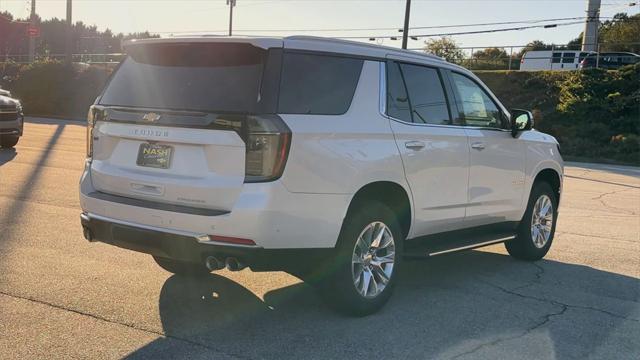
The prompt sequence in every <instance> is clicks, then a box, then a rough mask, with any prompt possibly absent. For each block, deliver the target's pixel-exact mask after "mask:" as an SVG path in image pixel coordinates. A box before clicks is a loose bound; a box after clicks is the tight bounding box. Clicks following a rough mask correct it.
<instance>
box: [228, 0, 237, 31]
mask: <svg viewBox="0 0 640 360" xmlns="http://www.w3.org/2000/svg"><path fill="white" fill-rule="evenodd" d="M227 5H229V36H231V35H232V32H233V31H232V30H233V8H234V7H235V6H236V0H227Z"/></svg>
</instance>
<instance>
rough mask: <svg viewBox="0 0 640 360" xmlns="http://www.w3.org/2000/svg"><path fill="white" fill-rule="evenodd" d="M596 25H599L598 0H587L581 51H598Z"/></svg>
mask: <svg viewBox="0 0 640 360" xmlns="http://www.w3.org/2000/svg"><path fill="white" fill-rule="evenodd" d="M598 26H600V0H588V2H587V20H586V21H585V25H584V32H583V33H582V51H598Z"/></svg>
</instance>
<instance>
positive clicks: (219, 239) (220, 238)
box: [209, 235, 256, 245]
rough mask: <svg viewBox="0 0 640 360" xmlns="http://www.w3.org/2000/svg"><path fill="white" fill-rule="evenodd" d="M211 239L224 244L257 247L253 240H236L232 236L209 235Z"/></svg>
mask: <svg viewBox="0 0 640 360" xmlns="http://www.w3.org/2000/svg"><path fill="white" fill-rule="evenodd" d="M209 239H210V240H211V241H217V242H224V243H229V244H238V245H255V244H256V243H255V241H253V240H251V239H243V238H236V237H230V236H220V235H209Z"/></svg>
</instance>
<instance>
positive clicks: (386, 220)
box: [318, 201, 404, 316]
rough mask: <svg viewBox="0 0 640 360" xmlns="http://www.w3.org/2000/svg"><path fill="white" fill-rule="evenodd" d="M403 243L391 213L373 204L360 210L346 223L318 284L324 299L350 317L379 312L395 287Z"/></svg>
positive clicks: (376, 203)
mask: <svg viewBox="0 0 640 360" xmlns="http://www.w3.org/2000/svg"><path fill="white" fill-rule="evenodd" d="M403 240H404V239H403V237H402V231H401V228H400V225H399V223H398V220H397V218H396V215H395V214H394V213H393V211H392V210H391V209H389V208H388V207H387V206H385V205H384V204H381V203H379V202H374V201H370V202H367V203H364V204H362V205H361V206H359V207H358V208H357V209H356V210H354V211H353V212H351V214H349V215H348V216H347V218H346V219H345V224H344V226H343V229H342V231H341V233H340V238H339V240H338V248H337V256H336V258H335V259H334V261H333V262H332V263H331V264H329V265H330V266H327V267H326V273H325V274H322V275H323V276H322V279H321V281H320V282H319V283H318V285H319V289H320V291H321V294H322V295H323V297H325V299H326V300H328V301H329V303H330V304H332V305H334V306H335V307H337V308H338V309H339V310H342V311H344V312H347V313H350V314H354V315H358V316H364V315H368V314H371V313H374V312H376V311H377V310H378V309H380V308H381V307H382V306H383V305H384V304H385V303H386V302H387V300H388V299H389V297H390V296H391V293H392V291H393V288H394V286H395V283H396V278H397V272H398V267H399V265H400V262H401V253H402V245H403Z"/></svg>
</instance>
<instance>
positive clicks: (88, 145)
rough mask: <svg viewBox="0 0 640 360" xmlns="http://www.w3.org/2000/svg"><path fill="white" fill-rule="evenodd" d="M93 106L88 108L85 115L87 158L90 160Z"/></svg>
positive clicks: (93, 120) (94, 108) (91, 154)
mask: <svg viewBox="0 0 640 360" xmlns="http://www.w3.org/2000/svg"><path fill="white" fill-rule="evenodd" d="M95 112H96V107H95V105H91V107H89V113H88V114H87V158H89V159H91V157H92V156H93V124H94V123H95Z"/></svg>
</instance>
